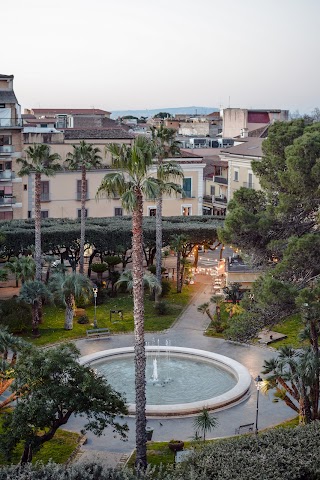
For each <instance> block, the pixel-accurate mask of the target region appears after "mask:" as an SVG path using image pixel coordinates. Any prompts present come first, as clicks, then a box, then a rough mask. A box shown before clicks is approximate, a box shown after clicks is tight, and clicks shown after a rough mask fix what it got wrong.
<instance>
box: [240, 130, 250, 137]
mask: <svg viewBox="0 0 320 480" xmlns="http://www.w3.org/2000/svg"><path fill="white" fill-rule="evenodd" d="M248 136H249V129H248V128H241V130H240V137H241V138H248Z"/></svg>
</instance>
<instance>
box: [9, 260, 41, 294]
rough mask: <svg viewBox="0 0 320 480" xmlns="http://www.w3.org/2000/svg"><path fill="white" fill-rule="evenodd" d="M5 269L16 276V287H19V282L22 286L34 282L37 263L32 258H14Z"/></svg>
mask: <svg viewBox="0 0 320 480" xmlns="http://www.w3.org/2000/svg"><path fill="white" fill-rule="evenodd" d="M4 268H6V269H7V270H9V272H11V273H13V274H14V275H15V280H16V287H18V286H19V280H21V283H22V284H24V282H27V281H28V280H33V279H34V276H35V271H36V266H35V261H34V259H33V258H32V257H20V258H18V257H14V258H12V259H11V260H10V262H8V263H7V264H6V265H5V267H4Z"/></svg>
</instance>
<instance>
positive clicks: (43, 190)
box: [41, 181, 50, 202]
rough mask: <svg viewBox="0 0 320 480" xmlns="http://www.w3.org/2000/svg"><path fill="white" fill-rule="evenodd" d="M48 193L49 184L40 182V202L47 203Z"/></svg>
mask: <svg viewBox="0 0 320 480" xmlns="http://www.w3.org/2000/svg"><path fill="white" fill-rule="evenodd" d="M49 200H50V193H49V182H48V181H44V182H41V202H49Z"/></svg>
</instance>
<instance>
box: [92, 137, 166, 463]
mask: <svg viewBox="0 0 320 480" xmlns="http://www.w3.org/2000/svg"><path fill="white" fill-rule="evenodd" d="M107 149H108V151H109V152H110V153H111V155H112V163H113V167H115V168H116V169H118V171H117V172H114V173H109V174H107V175H106V176H105V177H104V179H103V181H102V183H101V185H100V187H99V189H98V192H97V196H98V197H101V196H106V197H108V198H110V197H111V198H112V197H114V196H115V195H119V196H120V198H121V203H122V206H123V207H124V208H125V209H126V210H127V211H130V212H132V278H133V288H132V290H133V317H134V337H135V340H134V344H135V345H134V350H135V389H136V455H137V456H136V468H137V469H139V468H140V469H143V468H146V466H147V447H146V443H147V438H146V413H145V408H146V353H145V340H144V304H143V293H144V288H143V235H142V233H143V232H142V213H143V196H145V197H146V198H153V199H155V198H157V197H158V196H159V193H160V188H159V180H157V179H156V178H153V177H152V176H150V175H149V169H150V168H151V167H152V163H153V162H152V144H151V142H150V140H149V139H147V138H146V137H137V138H136V140H135V142H134V145H133V146H132V147H130V146H127V145H119V144H111V145H109V146H108V147H107Z"/></svg>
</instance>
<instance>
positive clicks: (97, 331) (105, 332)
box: [87, 328, 110, 338]
mask: <svg viewBox="0 0 320 480" xmlns="http://www.w3.org/2000/svg"><path fill="white" fill-rule="evenodd" d="M100 337H110V330H109V328H93V329H91V330H87V338H100Z"/></svg>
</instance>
